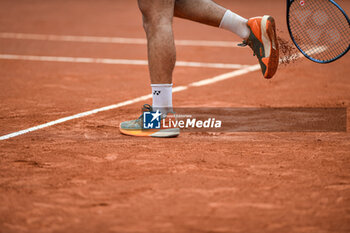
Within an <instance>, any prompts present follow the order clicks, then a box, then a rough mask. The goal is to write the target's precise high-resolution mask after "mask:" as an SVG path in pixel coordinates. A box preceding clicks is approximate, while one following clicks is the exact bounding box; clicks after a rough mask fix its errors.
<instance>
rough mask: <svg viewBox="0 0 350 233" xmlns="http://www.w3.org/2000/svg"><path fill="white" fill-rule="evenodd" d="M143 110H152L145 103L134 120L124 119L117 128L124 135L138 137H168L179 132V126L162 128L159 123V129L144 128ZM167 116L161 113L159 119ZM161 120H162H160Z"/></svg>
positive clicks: (175, 135)
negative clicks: (140, 112) (139, 114)
mask: <svg viewBox="0 0 350 233" xmlns="http://www.w3.org/2000/svg"><path fill="white" fill-rule="evenodd" d="M144 112H153V108H152V106H150V105H149V104H145V105H143V107H142V114H141V116H140V117H139V118H138V119H136V120H131V121H124V122H122V123H120V126H119V130H120V132H121V133H122V134H124V135H129V136H140V137H147V136H148V137H157V138H170V137H177V136H178V135H179V134H180V128H176V127H173V128H172V127H167V128H164V127H163V125H162V124H161V127H160V129H145V128H144V124H143V123H144V119H143V117H144V114H143V113H144ZM167 117H170V116H168V114H166V115H161V119H162V120H163V119H165V118H167ZM161 122H162V121H161Z"/></svg>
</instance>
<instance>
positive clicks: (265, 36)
mask: <svg viewBox="0 0 350 233" xmlns="http://www.w3.org/2000/svg"><path fill="white" fill-rule="evenodd" d="M261 36H262V42H263V45H264V51H265V57H267V58H269V61H268V64H267V69H266V71H265V74H264V77H265V78H266V79H270V78H272V77H273V76H274V74H275V73H276V71H277V68H278V64H279V48H278V41H277V36H276V23H275V20H274V18H273V17H271V16H268V15H265V16H264V17H263V18H262V20H261Z"/></svg>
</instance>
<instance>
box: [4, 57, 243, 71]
mask: <svg viewBox="0 0 350 233" xmlns="http://www.w3.org/2000/svg"><path fill="white" fill-rule="evenodd" d="M0 59H5V60H24V61H50V62H73V63H97V64H119V65H142V66H145V65H148V61H147V60H128V59H112V58H88V57H52V56H33V55H16V54H0ZM176 66H180V67H197V68H198V67H201V68H217V69H242V68H246V67H248V66H247V65H240V64H225V63H205V62H187V61H177V62H176Z"/></svg>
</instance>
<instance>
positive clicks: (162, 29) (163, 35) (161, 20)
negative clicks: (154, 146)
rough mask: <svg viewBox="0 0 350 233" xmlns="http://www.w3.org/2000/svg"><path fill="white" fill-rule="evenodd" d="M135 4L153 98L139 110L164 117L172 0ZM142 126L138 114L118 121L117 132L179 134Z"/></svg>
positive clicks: (171, 58)
mask: <svg viewBox="0 0 350 233" xmlns="http://www.w3.org/2000/svg"><path fill="white" fill-rule="evenodd" d="M138 4H139V8H140V10H141V13H142V18H143V27H144V29H145V32H146V36H147V48H148V64H149V73H150V78H151V86H152V98H153V104H152V106H150V105H144V107H143V111H154V112H156V111H160V112H161V113H162V118H164V117H166V114H167V113H168V112H170V111H172V73H173V70H174V66H175V61H176V50H175V44H174V36H173V28H172V21H173V16H174V4H175V0H138ZM158 114H159V113H158V112H157V113H154V114H153V117H155V119H156V116H159V115H158ZM148 116H149V115H148ZM157 118H158V117H157ZM152 121H153V120H152ZM143 123H144V119H143V115H141V117H140V118H139V119H136V120H131V121H125V122H122V123H121V124H120V128H119V129H120V131H121V133H123V134H126V135H133V136H152V137H175V136H177V135H179V132H180V129H179V128H163V127H161V128H156V129H148V127H145V126H144V125H143ZM153 123H154V122H153ZM147 126H148V125H147ZM152 126H153V125H152Z"/></svg>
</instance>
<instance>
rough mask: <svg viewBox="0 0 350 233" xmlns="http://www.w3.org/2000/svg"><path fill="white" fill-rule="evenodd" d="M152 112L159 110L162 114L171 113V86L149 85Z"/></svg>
mask: <svg viewBox="0 0 350 233" xmlns="http://www.w3.org/2000/svg"><path fill="white" fill-rule="evenodd" d="M151 87H152V97H153V104H152V108H153V110H154V111H157V110H159V111H160V112H162V113H163V114H167V113H168V112H171V111H172V108H173V93H172V91H173V84H151Z"/></svg>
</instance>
